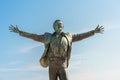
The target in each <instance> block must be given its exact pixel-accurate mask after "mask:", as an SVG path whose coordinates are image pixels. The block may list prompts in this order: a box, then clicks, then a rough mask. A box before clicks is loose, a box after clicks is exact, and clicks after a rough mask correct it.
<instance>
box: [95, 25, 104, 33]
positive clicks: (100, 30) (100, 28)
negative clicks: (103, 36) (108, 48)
mask: <svg viewBox="0 0 120 80" xmlns="http://www.w3.org/2000/svg"><path fill="white" fill-rule="evenodd" d="M94 31H95V33H103V32H104V27H103V26H99V25H98V26H97V27H96V28H95V30H94Z"/></svg>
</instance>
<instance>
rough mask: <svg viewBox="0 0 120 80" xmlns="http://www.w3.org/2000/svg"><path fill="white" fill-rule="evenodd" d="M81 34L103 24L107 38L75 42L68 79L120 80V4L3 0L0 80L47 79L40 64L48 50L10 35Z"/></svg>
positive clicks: (103, 0)
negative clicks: (59, 27)
mask: <svg viewBox="0 0 120 80" xmlns="http://www.w3.org/2000/svg"><path fill="white" fill-rule="evenodd" d="M56 19H61V20H62V21H63V22H64V26H65V27H64V30H63V31H64V32H70V33H72V34H74V33H82V32H87V31H90V30H93V29H95V27H96V26H97V25H98V24H99V25H103V26H104V28H105V31H104V33H103V34H95V35H94V36H92V37H90V38H87V39H84V40H81V41H79V42H76V43H73V46H72V55H71V59H70V65H69V68H68V78H69V80H73V79H76V80H120V50H119V49H120V36H119V34H120V0H0V33H1V38H0V80H48V79H49V76H48V68H42V67H41V66H40V64H39V59H40V57H41V55H42V53H43V51H44V45H43V44H42V43H40V42H36V41H33V40H31V39H27V38H24V37H21V36H19V35H18V34H15V33H12V32H10V31H9V25H11V24H12V25H14V26H15V25H18V27H19V29H20V30H23V31H26V32H30V33H36V34H44V33H45V32H51V33H52V32H54V30H53V27H52V25H53V22H54V21H55V20H56Z"/></svg>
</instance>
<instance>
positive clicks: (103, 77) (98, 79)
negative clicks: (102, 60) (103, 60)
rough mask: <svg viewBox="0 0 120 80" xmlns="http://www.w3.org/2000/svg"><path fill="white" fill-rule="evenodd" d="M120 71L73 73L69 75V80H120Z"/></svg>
mask: <svg viewBox="0 0 120 80" xmlns="http://www.w3.org/2000/svg"><path fill="white" fill-rule="evenodd" d="M119 74H120V70H109V71H99V72H86V73H77V74H74V73H71V74H69V79H70V80H73V79H74V78H76V79H79V80H120V77H119Z"/></svg>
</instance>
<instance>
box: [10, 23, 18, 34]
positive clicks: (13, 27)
mask: <svg viewBox="0 0 120 80" xmlns="http://www.w3.org/2000/svg"><path fill="white" fill-rule="evenodd" d="M9 30H10V32H15V33H19V32H20V30H19V28H18V26H17V25H16V27H15V26H13V25H10V26H9Z"/></svg>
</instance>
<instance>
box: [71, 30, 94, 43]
mask: <svg viewBox="0 0 120 80" xmlns="http://www.w3.org/2000/svg"><path fill="white" fill-rule="evenodd" d="M94 34H95V32H94V30H92V31H89V32H85V33H81V34H73V35H72V42H76V41H80V40H82V39H85V38H88V37H90V36H93V35H94Z"/></svg>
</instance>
